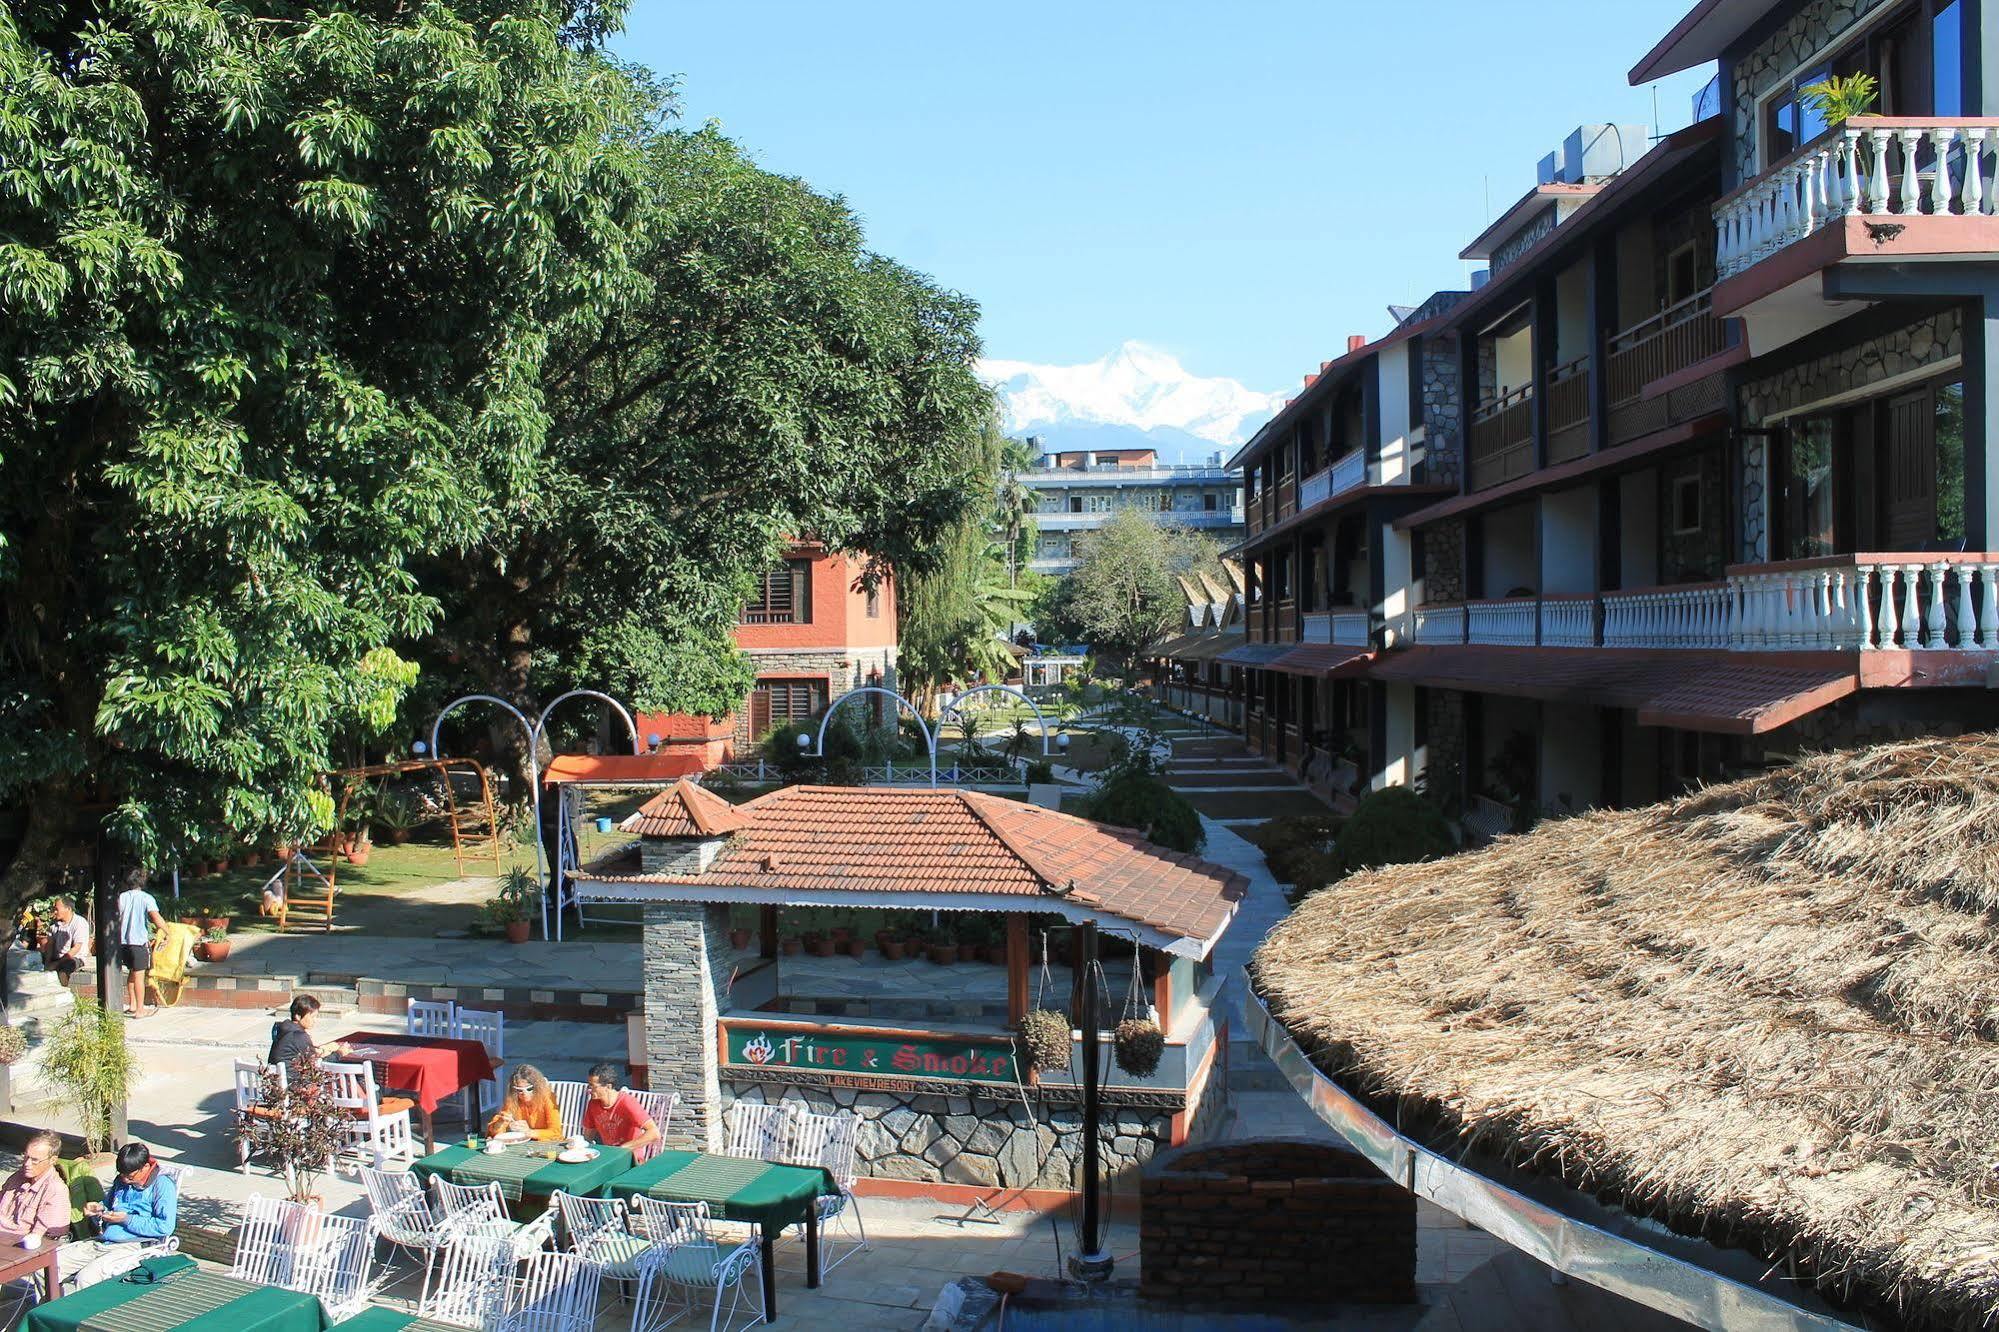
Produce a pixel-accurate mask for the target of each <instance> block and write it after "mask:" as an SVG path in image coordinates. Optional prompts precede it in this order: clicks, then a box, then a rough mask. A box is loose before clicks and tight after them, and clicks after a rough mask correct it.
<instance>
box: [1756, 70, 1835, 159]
mask: <svg viewBox="0 0 1999 1332" xmlns="http://www.w3.org/2000/svg"><path fill="white" fill-rule="evenodd" d="M1832 73H1833V67H1832V62H1830V61H1826V62H1822V63H1820V64H1816V65H1813V66H1812V67H1811V68H1810V69H1802V70H1799V71H1798V72H1797V73H1796V74H1793V75H1792V76H1791V77H1790V78H1789V79H1787V80H1785V82H1784V85H1783V88H1782V90H1781V91H1779V92H1778V93H1777V95H1776V96H1775V97H1772V98H1771V99H1770V100H1769V101H1767V102H1765V103H1764V104H1763V164H1764V165H1765V166H1769V165H1770V164H1771V163H1773V162H1775V161H1776V160H1777V159H1778V158H1780V157H1783V156H1785V155H1786V154H1787V153H1789V152H1791V151H1792V150H1793V149H1795V148H1797V147H1798V146H1799V145H1800V144H1804V143H1809V142H1811V141H1812V140H1813V139H1816V138H1817V137H1818V136H1819V135H1821V134H1823V133H1824V132H1825V118H1824V117H1823V116H1821V115H1819V113H1818V112H1816V111H1814V110H1813V109H1812V108H1811V106H1810V105H1809V104H1808V103H1807V102H1806V101H1805V100H1804V99H1802V98H1801V97H1800V96H1799V95H1798V90H1799V89H1800V88H1807V87H1810V86H1811V85H1812V84H1814V83H1819V82H1821V81H1823V80H1825V79H1828V78H1830V77H1832Z"/></svg>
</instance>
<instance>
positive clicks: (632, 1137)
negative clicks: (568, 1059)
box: [583, 1064, 660, 1161]
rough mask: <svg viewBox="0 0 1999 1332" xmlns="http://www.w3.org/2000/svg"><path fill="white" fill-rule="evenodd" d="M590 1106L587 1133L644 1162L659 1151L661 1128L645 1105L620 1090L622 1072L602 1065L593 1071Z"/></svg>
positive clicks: (585, 1116) (585, 1111)
mask: <svg viewBox="0 0 1999 1332" xmlns="http://www.w3.org/2000/svg"><path fill="white" fill-rule="evenodd" d="M589 1087H590V1103H589V1104H588V1105H586V1106H584V1107H583V1133H584V1135H585V1136H586V1137H590V1138H594V1139H595V1140H596V1141H598V1142H601V1143H603V1144H605V1145H606V1146H610V1147H629V1148H631V1150H632V1159H633V1160H635V1161H643V1160H645V1159H646V1158H648V1157H650V1156H651V1155H652V1154H653V1153H654V1152H656V1151H658V1150H659V1143H660V1137H659V1125H657V1124H655V1123H653V1122H652V1116H651V1115H649V1114H647V1113H646V1112H645V1110H644V1108H643V1107H642V1106H640V1105H639V1103H638V1102H637V1101H635V1100H633V1099H632V1098H631V1097H629V1096H627V1095H625V1094H624V1093H623V1092H621V1091H619V1090H618V1070H617V1069H616V1068H614V1067H613V1066H611V1065H610V1064H599V1065H597V1066H596V1067H595V1068H593V1069H591V1070H590V1076H589Z"/></svg>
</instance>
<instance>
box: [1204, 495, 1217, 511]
mask: <svg viewBox="0 0 1999 1332" xmlns="http://www.w3.org/2000/svg"><path fill="white" fill-rule="evenodd" d="M1217 507H1218V506H1217V497H1216V495H1215V492H1214V491H1212V490H1211V491H1209V492H1208V493H1207V494H1205V495H1203V496H1201V508H1202V510H1203V511H1204V512H1207V513H1213V512H1215V510H1216V508H1217Z"/></svg>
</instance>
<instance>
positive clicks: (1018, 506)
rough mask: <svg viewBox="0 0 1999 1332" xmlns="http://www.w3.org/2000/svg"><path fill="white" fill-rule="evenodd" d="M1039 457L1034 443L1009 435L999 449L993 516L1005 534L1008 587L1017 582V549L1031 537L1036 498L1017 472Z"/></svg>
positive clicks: (1031, 538)
mask: <svg viewBox="0 0 1999 1332" xmlns="http://www.w3.org/2000/svg"><path fill="white" fill-rule="evenodd" d="M1039 462H1040V457H1039V455H1038V454H1036V452H1035V450H1034V446H1033V445H1032V444H1029V443H1028V442H1027V441H1026V440H1024V439H1009V440H1007V441H1006V443H1005V444H1004V445H1003V446H1002V447H1001V449H1000V483H999V495H998V502H997V506H996V509H995V518H996V520H997V523H998V526H999V529H1000V531H1002V532H1003V533H1005V534H1006V581H1007V586H1008V587H1018V586H1019V585H1020V570H1019V568H1018V563H1019V561H1018V553H1019V551H1020V543H1021V541H1022V540H1023V539H1026V540H1029V541H1032V540H1033V539H1034V533H1035V522H1034V514H1035V508H1036V505H1037V503H1038V500H1037V498H1036V496H1035V493H1034V491H1033V490H1032V489H1031V488H1030V487H1029V486H1028V484H1027V483H1026V482H1025V481H1023V480H1021V479H1020V478H1021V473H1023V472H1028V471H1032V470H1033V469H1034V467H1035V465H1036V464H1037V463H1039Z"/></svg>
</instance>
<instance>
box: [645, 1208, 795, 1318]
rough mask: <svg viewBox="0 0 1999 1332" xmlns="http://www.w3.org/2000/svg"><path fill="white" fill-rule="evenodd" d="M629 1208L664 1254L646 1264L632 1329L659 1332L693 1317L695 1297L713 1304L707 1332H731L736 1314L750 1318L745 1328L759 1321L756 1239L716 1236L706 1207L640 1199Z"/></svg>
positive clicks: (759, 1260) (759, 1276)
mask: <svg viewBox="0 0 1999 1332" xmlns="http://www.w3.org/2000/svg"><path fill="white" fill-rule="evenodd" d="M632 1203H633V1205H634V1206H636V1207H637V1209H638V1221H637V1225H638V1229H639V1230H640V1231H642V1232H643V1233H644V1234H645V1236H646V1238H647V1239H650V1240H651V1241H652V1242H653V1243H654V1244H655V1245H657V1246H658V1248H659V1249H660V1250H663V1251H664V1252H663V1255H662V1256H660V1257H657V1258H654V1259H651V1260H649V1261H648V1262H647V1263H646V1264H645V1269H644V1274H643V1276H642V1277H641V1278H640V1281H639V1301H638V1311H637V1314H636V1315H635V1318H634V1326H640V1327H648V1328H650V1327H661V1326H664V1325H665V1324H667V1323H671V1322H673V1321H674V1320H675V1319H677V1318H679V1317H680V1315H681V1314H682V1313H692V1312H693V1311H694V1307H695V1303H696V1301H695V1296H696V1294H697V1293H699V1294H701V1295H705V1296H707V1297H709V1298H710V1299H711V1300H712V1301H713V1310H712V1312H710V1313H709V1315H708V1332H716V1329H717V1328H725V1329H728V1332H735V1327H736V1313H737V1310H738V1309H739V1308H741V1309H746V1311H747V1312H748V1314H749V1317H748V1319H747V1320H746V1321H745V1322H744V1324H743V1326H744V1327H745V1328H747V1327H751V1326H754V1325H755V1324H757V1323H760V1322H762V1321H763V1316H764V1312H763V1299H764V1297H763V1260H762V1257H761V1250H760V1247H759V1243H758V1240H757V1238H756V1237H755V1236H754V1235H752V1236H750V1237H748V1238H746V1239H742V1240H736V1239H724V1238H721V1237H720V1236H718V1235H717V1233H716V1231H715V1229H714V1226H713V1223H712V1222H711V1220H710V1218H709V1216H708V1204H707V1203H705V1202H694V1203H678V1202H662V1201H661V1200H660V1199H658V1198H653V1197H649V1196H647V1195H646V1194H642V1193H641V1194H636V1195H634V1196H633V1198H632ZM724 1295H727V1296H728V1306H729V1307H728V1314H727V1316H726V1317H724V1315H723V1312H722V1300H723V1296H724Z"/></svg>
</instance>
